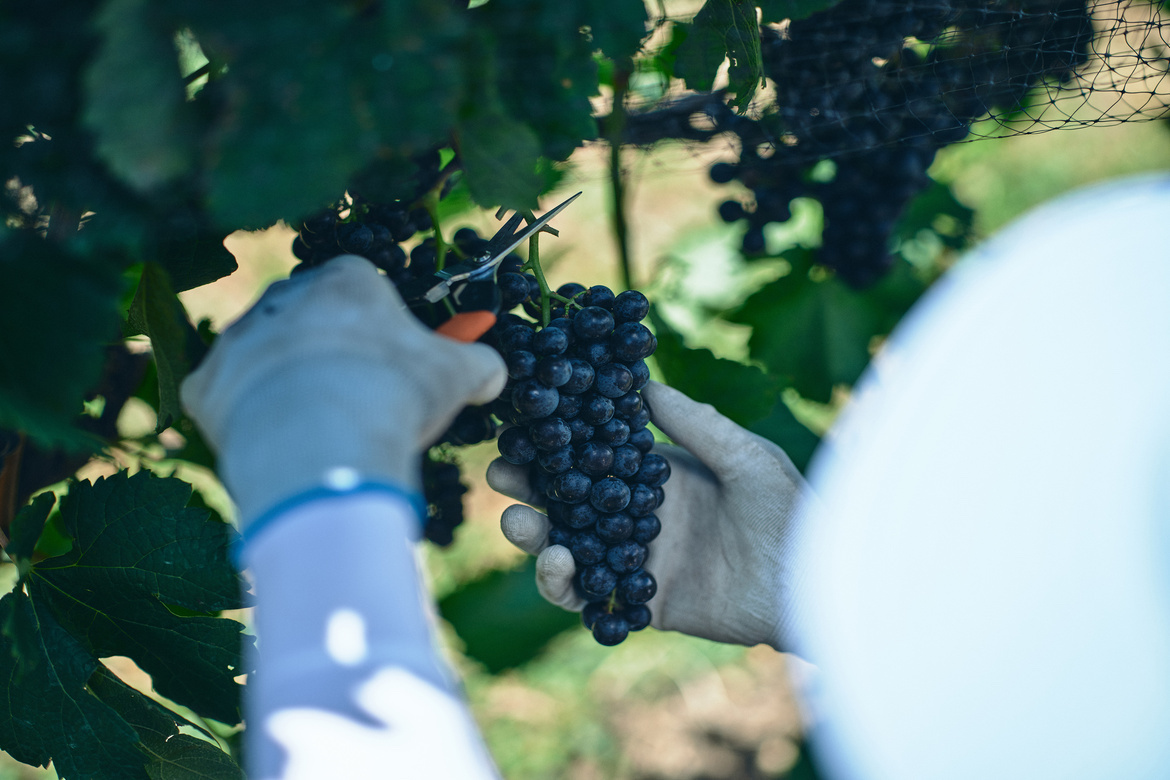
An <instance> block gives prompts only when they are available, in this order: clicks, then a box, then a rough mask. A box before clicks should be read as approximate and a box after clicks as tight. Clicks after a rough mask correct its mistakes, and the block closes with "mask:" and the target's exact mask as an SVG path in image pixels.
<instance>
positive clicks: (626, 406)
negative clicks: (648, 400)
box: [613, 390, 642, 427]
mask: <svg viewBox="0 0 1170 780" xmlns="http://www.w3.org/2000/svg"><path fill="white" fill-rule="evenodd" d="M613 411H614V414H615V415H616V416H618V417H621V418H622V419H624V420H628V419H630V417H632V416H634V415H636V414H637V413H638V412H640V411H642V396H641V395H640V394H639V393H638V391H637V390H631V391H630V392H628V393H626V394H625V395H623V396H622V397H621V398H615V399H614V402H613ZM631 427H633V426H631Z"/></svg>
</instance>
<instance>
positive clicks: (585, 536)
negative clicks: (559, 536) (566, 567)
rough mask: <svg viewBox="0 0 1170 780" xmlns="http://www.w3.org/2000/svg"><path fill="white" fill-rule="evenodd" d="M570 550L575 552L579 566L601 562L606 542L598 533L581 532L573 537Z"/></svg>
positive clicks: (575, 559)
mask: <svg viewBox="0 0 1170 780" xmlns="http://www.w3.org/2000/svg"><path fill="white" fill-rule="evenodd" d="M569 552H571V553H572V554H573V560H574V561H576V563H577V566H578V567H581V566H589V565H591V564H596V563H600V562H601V561H602V560H604V559H605V542H603V541H601V540H600V539H598V538H597V535H596V534H592V533H588V532H586V533H580V534H577V535H576V536H574V537H573V543H572V545H570V547H569ZM608 592H609V591H606V593H608ZM603 595H604V594H603Z"/></svg>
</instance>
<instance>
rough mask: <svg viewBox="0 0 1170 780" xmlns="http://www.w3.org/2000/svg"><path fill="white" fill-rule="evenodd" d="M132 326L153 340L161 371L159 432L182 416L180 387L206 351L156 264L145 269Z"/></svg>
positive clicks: (132, 315)
mask: <svg viewBox="0 0 1170 780" xmlns="http://www.w3.org/2000/svg"><path fill="white" fill-rule="evenodd" d="M128 324H129V328H130V331H131V332H132V333H144V334H146V335H147V336H149V337H150V346H151V350H152V351H153V353H154V360H155V365H156V366H157V368H158V395H159V408H158V422H157V424H156V426H155V432H156V433H158V432H160V431H163V430H165V429H167V428H168V427H170V425H171V423H173V422H174V421H175V420H177V419H179V418H180V417H182V415H183V410H182V407H181V405H180V402H179V385H180V384H181V383H182V381H183V379H184V378H185V377H186V376H187V373H188V372H189V371H190V370H191V368H192V367H193V366H194V365H195V364H196V363H197V362H199V360H200V358H202V357H203V353H204V352H205V351H206V349H205V347H204V346H203V342H202V341H201V340H200V338H199V334H198V333H196V332H195V328H194V326H192V325H191V321H190V320H188V319H187V311H186V309H184V308H183V304H182V303H180V302H179V299H178V297H177V296H176V295H175V293H174V291H173V290H172V289H171V285H170V280H168V279H167V275H166V271H164V270H163V269H162V268H161V267H160V266H158V265H155V264H154V263H147V264H146V266H145V267H144V268H143V269H142V279H141V281H139V283H138V293H137V294H136V295H135V296H134V302H133V303H132V304H131V305H130V316H129V322H128ZM126 335H131V333H127V334H126Z"/></svg>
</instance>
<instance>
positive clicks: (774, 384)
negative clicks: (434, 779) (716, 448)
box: [650, 309, 783, 426]
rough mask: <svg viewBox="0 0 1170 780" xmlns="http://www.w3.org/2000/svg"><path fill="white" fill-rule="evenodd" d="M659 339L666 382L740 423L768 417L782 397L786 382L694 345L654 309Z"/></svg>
mask: <svg viewBox="0 0 1170 780" xmlns="http://www.w3.org/2000/svg"><path fill="white" fill-rule="evenodd" d="M650 321H651V322H652V323H653V325H654V333H655V336H656V337H657V339H658V348H657V349H656V350H655V351H654V359H655V361H656V362H657V364H658V368H659V370H661V371H662V377H663V379H664V380H665V381H666V384H668V385H670V386H671V387H673V388H675V389H676V390H679V391H681V392H683V393H686V394H687V395H688V396H690V397H691V398H693V399H694V400H696V401H700V402H702V403H708V404H711V405H712V406H714V407H715V408H716V409H718V410H719V412H720V414H722V415H724V416H725V417H728V418H730V419H731V420H733V421H735V422H736V423H738V424H739V425H742V426H748V425H750V424H751V423H753V422H755V421H756V420H759V419H761V418H763V417H765V416H766V415H767V414H768V413H769V412H770V411H771V410H772V407H773V405H774V404H775V403H776V402H777V400H778V394H779V393H780V391H781V390H782V389H783V385H782V383H781V382H780V381H779V380H777V379H775V378H774V377H771V376H769V375H768V374H766V373H764V372H763V371H761V370H760V369H759V368H756V367H755V366H748V365H744V364H743V363H739V362H736V361H734V360H727V359H726V358H720V357H716V356H715V354H714V353H713V352H712V351H711V350H709V349H691V348H689V347H687V346H686V345H685V344H684V343H683V339H682V336H681V335H679V333H678V332H677V331H675V330H674V329H673V328H671V327H670V325H669V323H667V322H666V321H665V320H664V319H662V317H661V316H660V315H659V314H658V312H657V311H656V310H654V309H651V311H650Z"/></svg>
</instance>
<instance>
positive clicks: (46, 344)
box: [0, 230, 121, 449]
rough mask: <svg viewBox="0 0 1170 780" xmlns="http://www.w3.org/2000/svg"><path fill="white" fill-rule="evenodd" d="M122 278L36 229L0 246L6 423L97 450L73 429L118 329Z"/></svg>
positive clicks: (0, 369) (0, 366) (2, 415)
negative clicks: (72, 251)
mask: <svg viewBox="0 0 1170 780" xmlns="http://www.w3.org/2000/svg"><path fill="white" fill-rule="evenodd" d="M120 295H121V275H120V273H119V271H118V269H116V268H114V267H112V266H110V265H107V264H105V263H101V262H96V261H93V260H90V259H86V258H82V257H78V256H76V255H73V254H70V253H68V252H67V251H65V250H64V249H62V248H61V247H59V246H57V245H55V244H53V243H50V242H48V241H45V240H44V239H41V238H40V237H38V236H37V235H35V234H34V233H33V232H32V231H28V230H15V231H10V232H8V234H7V237H6V240H5V241H4V242H3V244H0V428H5V429H8V430H17V431H24V432H25V433H28V434H29V435H30V436H32V437H33V438H35V439H37V440H38V441H39V442H40V443H41V444H44V445H48V446H50V447H51V446H68V447H70V448H72V449H85V448H90V449H92V448H95V447H96V444H97V442H96V440H95V439H94V438H93V437H91V436H90V435H88V434H85V433H82V432H81V431H80V430H78V429H77V428H76V427H75V423H76V422H77V420H78V416H79V415H80V413H81V409H82V402H83V401H84V399H85V393H86V391H87V390H89V389H90V388H92V387H93V386H94V385H96V384H97V380H98V377H99V375H100V372H101V368H102V360H103V356H104V350H103V346H104V345H105V343H106V342H107V341H110V340H113V339H114V338H115V337H116V336H117V333H118V303H119V297H120Z"/></svg>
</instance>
